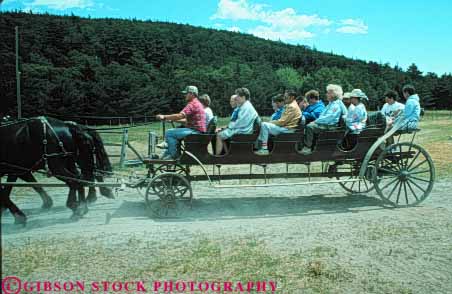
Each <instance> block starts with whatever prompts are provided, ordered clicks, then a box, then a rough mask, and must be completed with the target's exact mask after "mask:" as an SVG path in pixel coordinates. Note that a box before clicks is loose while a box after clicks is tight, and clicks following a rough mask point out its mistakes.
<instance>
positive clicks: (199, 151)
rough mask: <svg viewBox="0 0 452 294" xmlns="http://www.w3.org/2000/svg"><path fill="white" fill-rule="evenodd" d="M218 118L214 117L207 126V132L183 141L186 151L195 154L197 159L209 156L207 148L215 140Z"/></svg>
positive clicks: (188, 137)
mask: <svg viewBox="0 0 452 294" xmlns="http://www.w3.org/2000/svg"><path fill="white" fill-rule="evenodd" d="M217 121H218V118H217V117H216V116H214V117H213V118H212V119H211V120H210V122H209V124H208V125H207V128H206V132H205V133H202V134H193V135H188V136H187V137H185V138H184V139H183V141H184V144H185V150H187V151H189V152H191V153H193V154H194V155H195V156H197V157H202V156H204V155H207V154H208V151H207V146H208V145H209V143H210V142H212V141H213V139H214V138H215V130H216V128H217Z"/></svg>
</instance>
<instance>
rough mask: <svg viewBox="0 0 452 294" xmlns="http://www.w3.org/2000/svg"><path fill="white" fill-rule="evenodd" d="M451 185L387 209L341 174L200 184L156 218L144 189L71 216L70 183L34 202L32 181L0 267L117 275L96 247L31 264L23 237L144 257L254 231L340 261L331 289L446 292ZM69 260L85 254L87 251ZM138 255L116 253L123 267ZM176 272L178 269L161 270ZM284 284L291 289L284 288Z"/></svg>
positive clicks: (271, 241) (272, 243) (290, 249)
mask: <svg viewBox="0 0 452 294" xmlns="http://www.w3.org/2000/svg"><path fill="white" fill-rule="evenodd" d="M451 190H452V184H451V183H449V182H448V181H444V180H443V181H439V182H437V183H436V184H435V187H434V189H433V191H432V193H431V195H430V196H429V198H428V199H427V200H426V201H425V202H424V203H422V205H420V206H418V207H413V208H405V209H388V208H385V207H383V206H382V202H380V200H379V199H378V196H377V195H376V193H375V192H370V193H369V194H368V195H347V193H345V192H344V191H343V190H342V188H341V187H340V186H339V185H337V184H332V185H317V186H288V187H278V188H259V189H228V190H217V191H213V190H212V189H210V188H208V187H205V186H203V185H200V184H196V185H194V193H195V200H194V202H193V209H192V210H191V211H188V212H186V213H185V214H184V215H183V217H182V218H178V219H155V218H152V217H150V216H149V212H148V211H147V210H146V209H145V206H144V200H143V198H142V196H140V195H139V194H138V193H137V192H136V191H135V190H126V191H122V192H120V194H119V196H118V198H117V199H115V200H110V199H106V198H99V200H98V201H97V202H96V203H94V204H92V205H91V206H90V211H89V212H88V214H87V215H86V216H85V217H84V218H82V219H80V220H79V221H77V222H73V221H71V220H70V215H71V213H70V211H69V210H68V209H66V208H65V207H64V203H65V200H66V195H65V193H66V190H64V189H62V190H57V191H58V192H57V193H55V192H52V196H53V199H54V202H55V205H54V207H53V208H52V209H50V210H48V211H45V210H42V209H40V208H39V207H40V199H39V197H38V196H37V195H35V194H34V193H33V192H32V191H30V193H29V195H28V196H27V197H21V198H20V199H17V200H16V201H17V203H18V205H19V206H20V207H22V208H24V211H25V213H26V214H27V215H28V216H29V220H28V224H27V226H26V227H20V226H17V225H14V224H13V218H12V217H11V215H10V214H9V213H7V212H5V213H4V214H3V217H2V242H3V251H4V252H3V257H4V259H3V265H2V267H3V268H2V269H3V273H5V274H8V275H21V278H22V279H42V278H47V279H64V278H71V279H74V278H84V279H93V278H97V279H101V278H105V277H106V276H112V275H115V273H116V271H115V270H114V269H111V267H112V266H113V263H114V262H113V261H111V263H112V264H110V265H109V264H106V263H108V261H105V259H102V258H101V257H99V260H95V259H94V260H90V266H87V265H85V266H84V267H83V270H79V271H76V274H75V273H74V272H71V265H66V268H65V269H66V271H65V272H62V271H61V270H62V266H60V268H59V269H58V266H56V264H57V263H58V262H60V261H58V260H56V259H52V260H50V261H47V262H44V261H42V260H41V261H38V264H33V263H32V262H31V261H30V259H32V258H31V257H29V258H28V259H26V258H24V259H21V260H20V262H22V265H21V266H20V265H17V262H18V261H17V260H16V257H17V256H16V257H14V256H13V254H18V252H21V250H23V248H24V247H26V249H27V250H28V251H30V252H31V253H30V256H31V255H33V253H32V252H33V250H34V249H33V250H32V249H30V248H34V247H33V246H37V247H39V246H40V245H39V244H41V245H42V244H44V245H42V246H47V247H48V248H53V249H54V250H56V252H58V250H62V249H61V247H64V246H66V247H67V249H66V250H67V251H68V252H69V251H71V250H72V246H82V248H83V250H86V251H90V250H100V251H102V252H103V251H105V250H108V248H114V251H115V252H121V253H117V254H118V255H120V256H124V254H129V256H135V257H140V258H141V257H143V258H144V257H146V256H147V257H149V256H152V254H153V253H152V251H158V250H160V251H159V252H160V254H161V253H162V252H169V254H170V252H171V250H172V249H174V248H180V247H184V246H189V244H191V243H194V242H198V241H199V240H209V242H217V243H218V244H221V246H223V247H225V248H227V247H228V244H230V243H231V242H235V241H237V240H250V239H251V240H254V242H257V243H259V244H263V246H265V248H266V250H268V252H269V254H270V255H272V254H275V255H277V256H289V257H290V256H291V254H293V255H294V256H295V255H296V254H298V255H302V256H303V258H304V257H306V256H307V257H309V258H310V259H309V260H320V261H321V262H324V263H325V264H326V265H327V266H329V267H330V268H332V269H333V270H335V271H339V272H338V273H337V275H338V276H339V277H342V276H341V275H342V273H341V271H344V272H345V273H346V274H344V275H345V276H347V277H348V278H338V279H336V280H334V281H333V282H332V285H331V287H329V288H327V290H326V291H327V292H330V291H331V292H334V293H364V292H368V293H382V292H387V291H392V292H394V293H427V292H430V293H452V279H451V278H452V197H451V196H450V195H451V194H450V191H451ZM108 215H110V216H111V219H110V220H108V218H109V217H108ZM74 240H78V241H74ZM74 242H75V243H74ZM79 242H81V244H79ZM58 244H60V245H58ZM99 246H100V247H99ZM47 247H46V248H47ZM223 247H222V248H223ZM48 248H47V249H48ZM47 249H46V250H47ZM154 249H155V250H154ZM36 250H38V249H36ZM50 250H52V249H50ZM131 250H133V252H130V251H131ZM162 250H163V251H162ZM38 251H39V250H38ZM39 252H41V251H39ZM46 252H47V251H46ZM102 252H101V253H98V254H100V255H99V256H101V255H102V254H104V253H102ZM68 254H70V253H68ZM55 255H57V253H55ZM93 256H97V255H90V258H95V257H93ZM102 256H103V255H102ZM43 258H44V259H46V258H45V257H43ZM13 259H14V260H13ZM73 260H76V261H75V262H76V263H77V260H79V262H80V263H82V262H85V259H84V257H83V256H81V257H80V258H79V259H73ZM289 260H290V258H289ZM40 262H41V263H42V264H40ZM72 262H73V263H74V261H72ZM115 262H116V261H115ZM136 262H137V261H131V260H129V261H128V262H122V263H121V265H122V269H121V270H122V271H123V273H122V275H125V274H126V273H127V271H128V270H129V269H131V268H132V267H136V266H137V265H136V264H135V263H136ZM150 262H152V261H150ZM331 265H334V266H331ZM109 267H110V268H109ZM74 268H78V267H77V265H74ZM63 270H64V269H63ZM116 270H117V269H116ZM188 271H189V270H188ZM177 274H179V272H178V270H174V272H166V275H167V276H174V275H177ZM74 275H75V276H74ZM163 275H165V273H163ZM184 275H187V273H184ZM269 278H275V277H269ZM276 279H277V278H276ZM285 284H287V285H288V284H290V285H292V286H291V287H292V288H290V289H292V290H286V291H285V290H284V289H285ZM294 285H295V286H294ZM296 285H298V284H297V282H293V281H287V280H284V279H283V281H282V282H280V287H281V291H282V292H281V293H305V292H301V291H300V292H298V291H297V290H293V289H295V288H297V287H298V286H296ZM299 287H300V288H303V286H302V285H301V286H299ZM313 292H316V290H315V289H314V290H313Z"/></svg>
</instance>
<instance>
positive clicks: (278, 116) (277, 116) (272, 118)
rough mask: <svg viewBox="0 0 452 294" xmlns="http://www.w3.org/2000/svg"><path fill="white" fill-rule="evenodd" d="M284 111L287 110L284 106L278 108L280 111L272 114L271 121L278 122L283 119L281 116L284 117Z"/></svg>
mask: <svg viewBox="0 0 452 294" xmlns="http://www.w3.org/2000/svg"><path fill="white" fill-rule="evenodd" d="M284 109H285V107H284V106H282V107H280V108H278V109H277V110H276V111H275V113H273V114H272V117H271V120H278V119H280V118H281V115H282V114H283V112H284Z"/></svg>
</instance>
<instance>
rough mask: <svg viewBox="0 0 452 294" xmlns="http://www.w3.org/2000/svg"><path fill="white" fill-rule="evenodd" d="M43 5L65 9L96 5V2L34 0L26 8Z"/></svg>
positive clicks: (85, 0)
mask: <svg viewBox="0 0 452 294" xmlns="http://www.w3.org/2000/svg"><path fill="white" fill-rule="evenodd" d="M42 6H47V7H49V8H51V9H56V10H65V9H68V8H88V7H92V6H94V3H93V2H92V1H91V0H34V1H33V2H30V3H27V8H26V10H28V9H35V8H37V7H42Z"/></svg>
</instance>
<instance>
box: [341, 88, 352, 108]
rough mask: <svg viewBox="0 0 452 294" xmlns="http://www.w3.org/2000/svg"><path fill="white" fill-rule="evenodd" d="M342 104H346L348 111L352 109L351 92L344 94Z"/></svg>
mask: <svg viewBox="0 0 452 294" xmlns="http://www.w3.org/2000/svg"><path fill="white" fill-rule="evenodd" d="M342 103H344V105H345V107H346V108H347V109H349V108H350V105H352V103H351V101H350V92H345V93H344V96H343V97H342Z"/></svg>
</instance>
